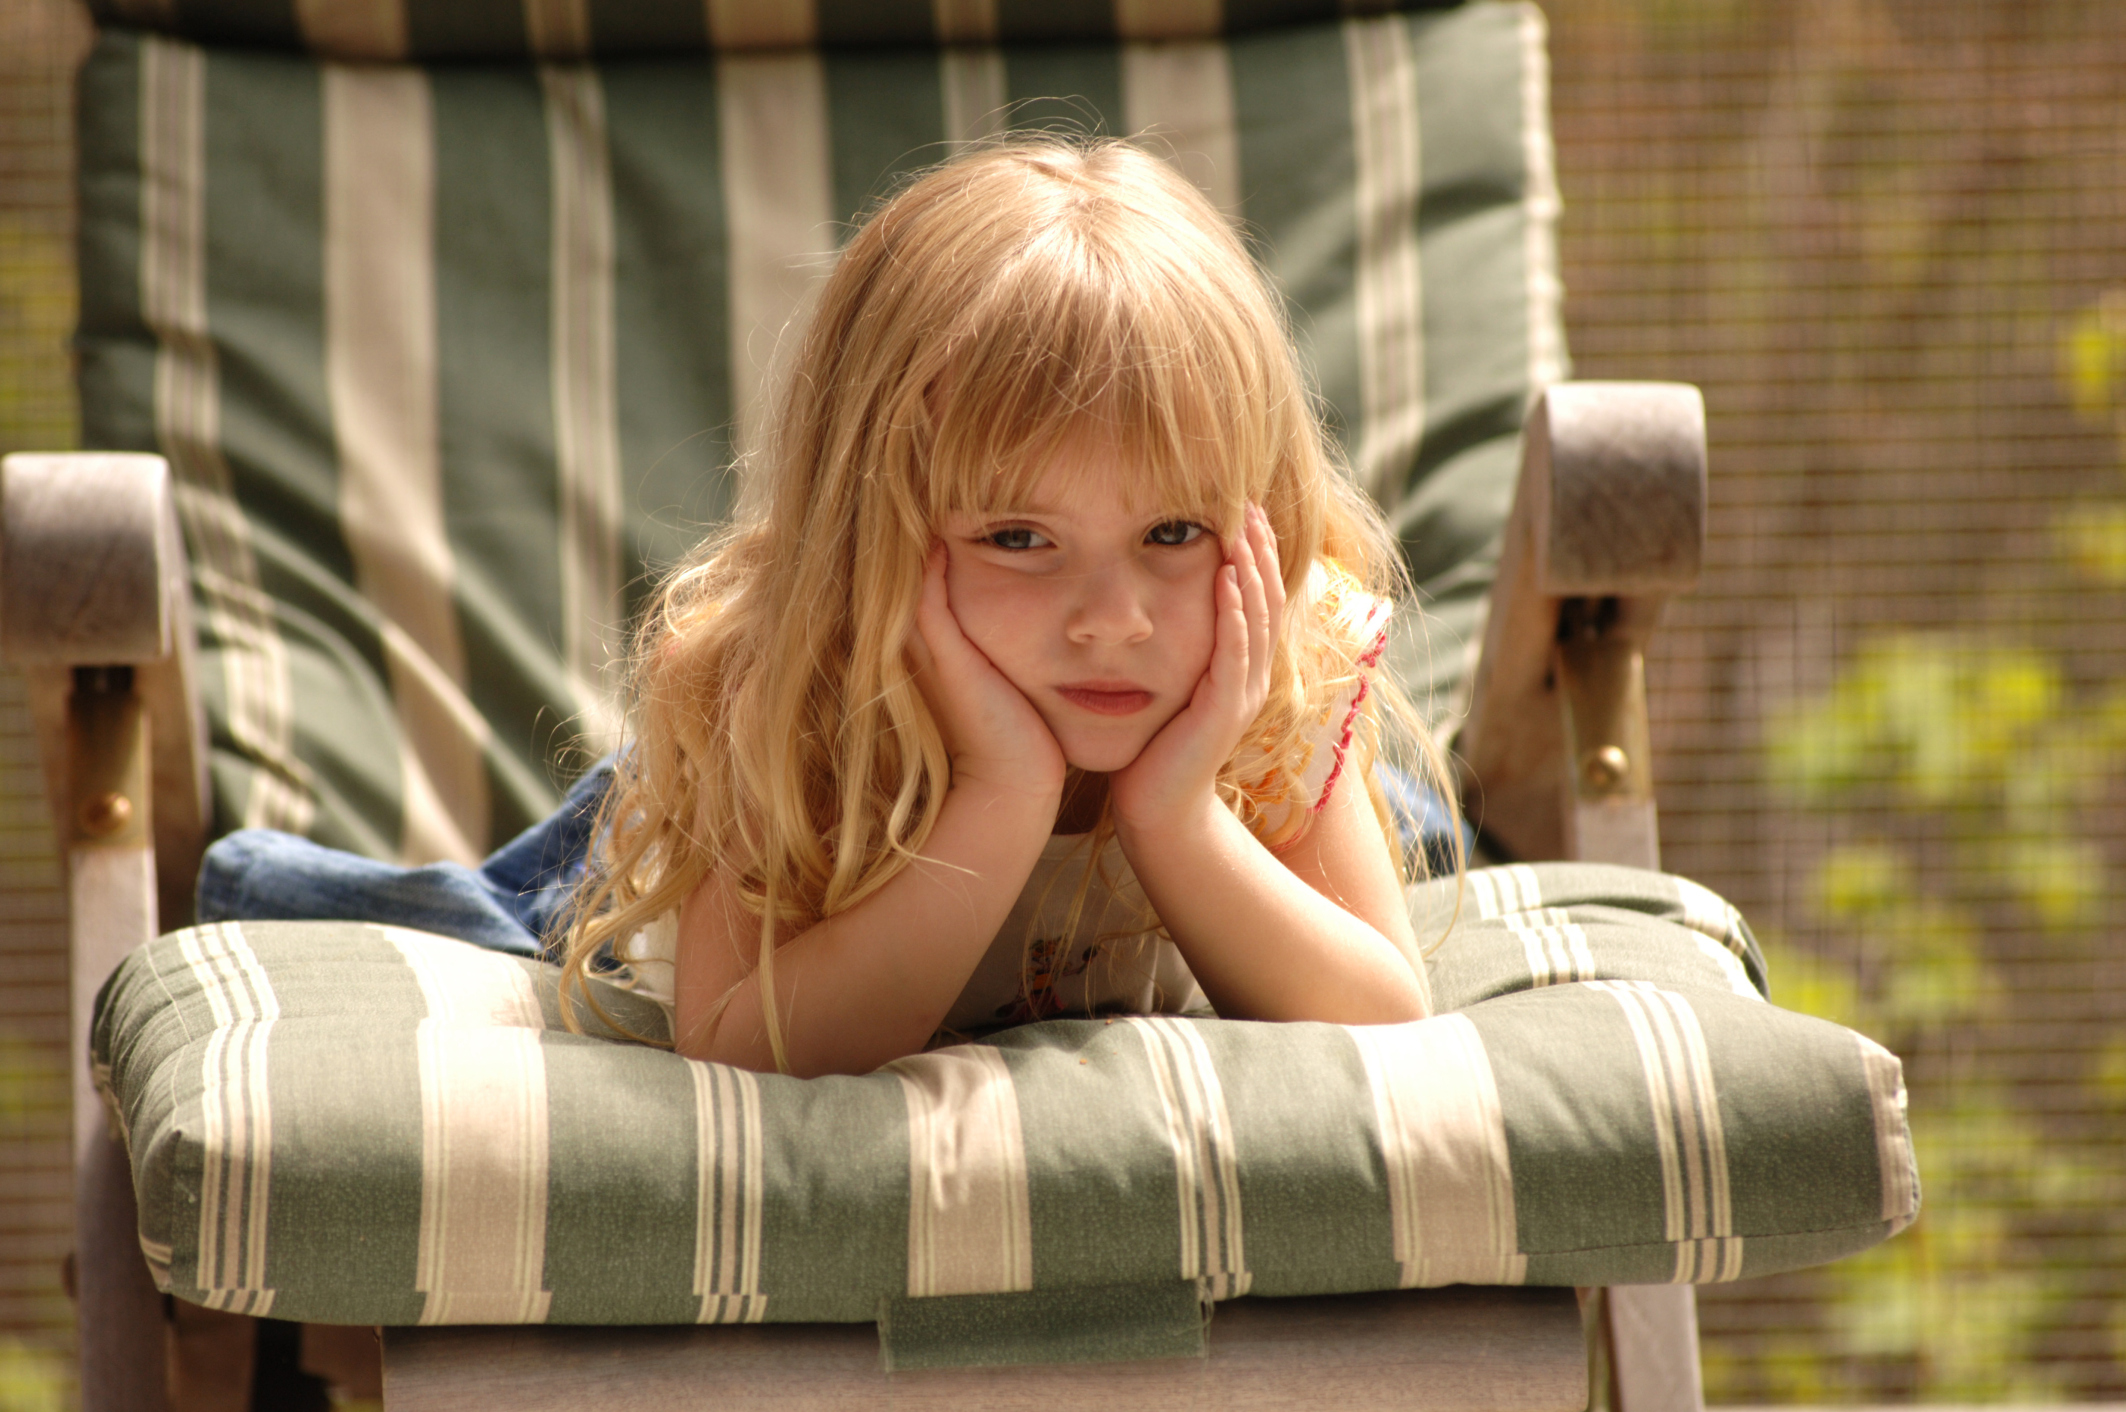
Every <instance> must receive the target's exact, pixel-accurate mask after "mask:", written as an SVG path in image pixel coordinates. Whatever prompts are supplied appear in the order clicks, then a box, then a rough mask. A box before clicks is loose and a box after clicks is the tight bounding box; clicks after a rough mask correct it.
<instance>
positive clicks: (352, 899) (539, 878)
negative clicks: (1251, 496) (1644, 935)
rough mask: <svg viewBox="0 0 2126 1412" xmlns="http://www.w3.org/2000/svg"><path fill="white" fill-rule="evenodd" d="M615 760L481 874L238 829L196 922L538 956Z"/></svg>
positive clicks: (1435, 818) (1449, 850)
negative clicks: (356, 934) (334, 925)
mask: <svg viewBox="0 0 2126 1412" xmlns="http://www.w3.org/2000/svg"><path fill="white" fill-rule="evenodd" d="M1379 768H1380V780H1381V785H1382V787H1383V788H1384V789H1385V790H1386V791H1387V795H1388V803H1389V806H1390V808H1391V809H1392V810H1393V812H1394V814H1395V823H1396V828H1397V830H1398V831H1399V832H1400V833H1401V834H1402V836H1403V843H1404V846H1405V847H1410V846H1412V845H1417V846H1421V847H1422V848H1423V849H1424V850H1425V857H1426V861H1427V862H1428V864H1429V865H1430V866H1431V868H1432V871H1433V872H1434V874H1435V875H1436V874H1438V873H1440V872H1442V871H1444V870H1445V869H1446V868H1447V867H1448V866H1450V864H1451V862H1452V859H1453V845H1452V842H1451V839H1452V832H1451V831H1452V830H1455V829H1459V830H1461V831H1462V834H1463V843H1464V847H1465V848H1466V847H1469V846H1471V840H1470V838H1469V835H1468V827H1469V826H1468V825H1467V824H1464V823H1463V822H1462V821H1461V820H1460V819H1458V818H1456V817H1455V816H1454V814H1453V812H1452V811H1451V810H1449V809H1448V808H1447V806H1446V803H1445V802H1444V801H1443V800H1441V798H1440V797H1439V796H1438V795H1437V794H1435V793H1433V792H1432V791H1431V790H1430V789H1428V788H1426V787H1425V786H1424V785H1423V784H1421V783H1419V782H1418V781H1417V779H1415V778H1414V777H1413V776H1410V775H1407V774H1404V773H1403V772H1402V771H1400V770H1397V769H1394V768H1392V767H1390V766H1387V765H1382V766H1380V767H1379ZM612 778H613V760H612V757H611V756H607V757H606V758H605V759H603V760H600V761H599V762H598V763H597V764H595V765H593V766H592V767H591V768H590V769H589V770H588V771H586V772H585V774H584V776H583V778H582V779H580V780H578V781H576V784H575V787H574V788H573V789H571V790H570V791H569V792H568V798H567V799H565V800H563V801H562V804H561V807H560V808H559V809H558V810H556V811H555V812H554V813H553V814H552V815H551V816H549V817H548V818H546V819H544V820H542V821H540V822H539V823H536V824H534V825H532V826H531V827H530V828H528V829H526V830H525V831H524V832H523V833H521V834H518V835H517V836H516V837H515V838H514V839H512V840H510V842H509V843H508V844H506V845H505V846H504V847H503V848H502V849H501V851H499V852H497V853H495V854H494V855H492V856H491V857H489V858H488V860H487V861H486V862H484V863H482V864H481V865H480V866H479V867H478V868H477V869H474V868H467V867H464V866H462V865H461V864H457V863H430V864H428V865H427V866H426V867H421V868H402V867H399V866H397V865H395V864H391V863H379V862H377V861H375V860H374V859H370V858H362V857H358V856H356V855H355V854H352V853H342V852H340V851H339V850H337V849H333V848H324V847H320V846H319V845H317V844H315V843H312V842H310V840H308V839H305V838H297V837H296V836H295V835H293V834H285V833H278V832H276V831H274V830H272V829H243V830H241V831H239V832H237V833H232V834H230V835H229V836H228V837H227V838H224V839H222V840H221V841H220V842H219V843H217V844H215V845H214V846H213V847H212V848H210V849H208V850H207V857H206V861H205V862H204V863H203V864H202V865H201V866H200V871H199V920H200V921H201V922H202V923H209V922H230V921H243V922H256V921H342V922H383V923H386V924H390V925H395V926H402V927H414V928H418V929H419V930H421V931H428V932H436V933H439V934H440V935H443V936H453V937H456V938H458V939H459V940H460V941H470V942H473V943H475V944H477V945H480V946H485V947H489V948H491V949H493V950H496V951H509V952H514V953H516V954H517V955H520V956H537V955H540V954H542V953H543V951H544V949H545V942H546V940H547V938H548V937H549V936H550V935H551V932H552V928H553V924H554V922H555V920H556V919H557V918H558V916H559V915H560V912H561V909H562V908H563V907H565V906H566V905H567V904H568V901H569V898H570V897H571V896H573V894H574V892H575V888H576V884H577V883H579V882H581V881H582V880H583V872H584V867H585V860H586V859H587V858H588V856H589V853H590V843H591V829H592V826H593V825H594V823H595V822H596V819H597V813H598V805H599V802H600V801H601V800H603V799H604V797H605V791H606V787H607V786H608V785H610V784H611V783H612Z"/></svg>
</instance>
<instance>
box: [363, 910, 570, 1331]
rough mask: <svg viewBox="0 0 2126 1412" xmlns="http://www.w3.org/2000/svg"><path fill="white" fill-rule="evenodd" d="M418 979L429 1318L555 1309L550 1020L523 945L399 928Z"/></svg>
mask: <svg viewBox="0 0 2126 1412" xmlns="http://www.w3.org/2000/svg"><path fill="white" fill-rule="evenodd" d="M387 934H388V935H389V936H390V938H391V941H392V943H393V944H394V945H395V946H397V947H398V948H399V951H400V954H401V955H402V956H403V957H404V958H405V961H406V965H407V967H408V968H409V969H410V970H411V971H412V972H413V974H414V977H415V979H416V980H417V982H418V983H419V986H420V993H421V997H422V1000H423V1002H424V1003H425V1005H426V1007H427V1015H426V1017H425V1018H424V1019H423V1020H421V1021H420V1023H419V1025H418V1026H417V1027H416V1029H415V1052H416V1054H417V1056H418V1060H419V1064H420V1075H421V1217H420V1242H419V1247H418V1248H419V1255H418V1263H417V1265H416V1268H415V1272H414V1288H415V1289H416V1290H418V1291H419V1292H420V1293H421V1294H422V1295H424V1296H425V1297H426V1302H425V1303H424V1305H423V1306H422V1309H421V1315H420V1322H422V1323H424V1324H528V1323H539V1322H541V1321H543V1320H544V1319H545V1317H546V1309H547V1306H548V1304H549V1303H550V1302H551V1301H552V1298H553V1296H552V1294H551V1293H550V1292H549V1291H548V1290H547V1289H546V1288H545V1284H544V1278H545V1257H546V1209H547V1175H548V1167H549V1162H550V1160H551V1154H550V1151H549V1146H548V1136H547V1098H546V1064H545V1056H544V1054H543V1052H542V1051H541V1049H540V1045H539V1033H540V1030H541V1028H542V1027H543V1025H544V1023H545V1022H544V1019H543V1017H542V1015H541V1012H540V1007H539V998H538V994H537V992H536V991H535V990H534V989H533V987H532V984H531V977H530V974H529V973H528V972H527V971H526V970H525V968H524V966H523V965H522V964H521V963H519V962H518V961H516V960H515V959H513V958H511V957H508V956H502V955H498V954H495V953H492V952H485V953H483V952H480V951H477V950H474V949H472V948H466V947H460V948H451V949H447V950H446V949H441V948H437V947H434V946H424V945H422V944H421V939H420V937H419V934H418V933H408V932H401V931H398V930H396V929H387Z"/></svg>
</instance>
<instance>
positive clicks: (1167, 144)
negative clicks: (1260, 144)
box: [1122, 40, 1241, 220]
mask: <svg viewBox="0 0 2126 1412" xmlns="http://www.w3.org/2000/svg"><path fill="white" fill-rule="evenodd" d="M1122 123H1123V130H1124V131H1126V132H1127V133H1129V134H1130V135H1131V136H1132V137H1133V138H1135V139H1136V140H1137V141H1139V142H1141V143H1143V144H1144V146H1145V147H1146V148H1147V150H1149V151H1153V152H1156V153H1158V154H1159V155H1160V156H1161V157H1164V158H1165V159H1166V160H1167V161H1169V162H1171V163H1172V164H1173V165H1174V167H1175V168H1176V169H1177V170H1178V171H1180V172H1181V174H1182V175H1184V176H1186V177H1187V178H1188V179H1189V180H1190V181H1192V182H1194V183H1195V184H1196V186H1197V187H1198V189H1200V190H1201V191H1202V192H1203V194H1204V195H1205V196H1207V197H1208V198H1210V202H1211V204H1212V205H1213V206H1216V207H1217V208H1218V209H1219V210H1221V211H1223V212H1225V213H1226V215H1227V216H1229V217H1231V218H1233V219H1235V220H1238V219H1239V218H1240V214H1241V200H1240V193H1241V171H1240V136H1239V131H1238V127H1237V120H1236V116H1235V113H1234V110H1233V70H1232V65H1231V63H1230V62H1229V60H1228V58H1227V52H1226V45H1225V43H1224V41H1222V40H1194V41H1180V42H1174V43H1166V44H1125V45H1123V46H1122Z"/></svg>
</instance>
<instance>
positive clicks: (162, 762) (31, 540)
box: [0, 455, 208, 1412]
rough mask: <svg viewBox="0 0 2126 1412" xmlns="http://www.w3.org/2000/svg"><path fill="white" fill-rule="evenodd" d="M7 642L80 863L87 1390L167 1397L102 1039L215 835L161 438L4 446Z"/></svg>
mask: <svg viewBox="0 0 2126 1412" xmlns="http://www.w3.org/2000/svg"><path fill="white" fill-rule="evenodd" d="M0 657H4V658H5V659H6V660H7V661H8V662H10V663H11V664H13V665H14V666H16V667H19V668H20V669H21V671H22V674H23V678H24V681H25V683H26V685H27V687H28V694H29V701H30V711H31V715H32V717H33V719H34V721H35V724H36V730H37V735H38V745H39V748H40V751H41V753H42V755H43V762H44V775H45V792H46V797H47V798H48V799H49V800H50V801H51V806H52V820H53V823H54V825H55V826H56V828H57V831H58V834H59V844H60V847H59V854H60V857H61V858H62V859H64V860H65V864H66V872H67V892H68V899H67V900H68V930H69V933H70V955H69V971H70V979H69V989H70V991H71V1001H72V1012H73V1025H72V1035H71V1044H70V1047H71V1049H72V1051H73V1053H72V1064H71V1067H72V1070H73V1102H74V1199H75V1250H74V1265H73V1272H74V1278H73V1286H74V1291H75V1295H76V1299H77V1301H78V1310H77V1323H78V1328H79V1335H80V1337H79V1343H80V1352H81V1405H82V1407H83V1409H84V1412H105V1410H106V1409H116V1408H128V1409H132V1408H139V1409H149V1412H152V1409H157V1408H162V1407H165V1406H167V1405H168V1401H167V1395H166V1389H165V1365H166V1361H167V1360H168V1357H169V1354H168V1350H167V1349H166V1344H165V1322H164V1317H163V1307H162V1298H161V1296H160V1295H159V1294H158V1293H157V1292H156V1290H155V1286H154V1284H153V1282H152V1281H151V1280H150V1278H149V1275H148V1271H147V1267H146V1265H145V1264H144V1263H143V1261H142V1259H141V1253H140V1245H139V1234H138V1231H137V1220H136V1215H135V1209H134V1202H133V1184H132V1172H131V1170H130V1168H129V1166H128V1164H127V1161H126V1154H125V1152H124V1151H123V1149H122V1148H121V1147H120V1146H119V1144H118V1142H117V1140H116V1139H115V1138H114V1137H113V1136H112V1135H111V1133H110V1132H109V1131H107V1130H106V1128H105V1124H104V1120H103V1107H102V1103H101V1101H100V1099H99V1098H98V1096H97V1094H96V1091H95V1088H94V1085H93V1084H92V1082H91V1076H90V1072H89V1063H88V1044H89V1025H90V1019H91V1014H92V1011H93V1007H94V1004H95V998H96V992H97V991H98V990H99V989H100V988H101V987H102V985H103V982H104V980H105V979H106V978H107V977H108V976H109V975H110V973H111V971H112V970H113V969H114V968H116V966H117V965H118V963H119V962H120V961H122V960H123V959H125V956H126V955H127V953H129V952H131V951H132V950H133V949H134V948H135V947H137V946H139V945H141V944H142V943H143V942H146V941H147V940H149V939H150V938H152V937H153V936H154V935H155V934H156V932H157V931H158V930H159V929H160V927H161V926H162V925H164V924H165V923H175V922H179V921H182V920H186V919H188V918H189V917H190V915H191V894H192V888H193V883H194V879H195V877H196V875H197V874H198V871H199V858H200V853H201V852H202V850H203V847H204V843H205V836H206V824H207V807H208V805H207V774H206V764H207V751H206V729H205V724H204V717H203V715H202V713H201V711H200V709H199V696H198V691H197V687H196V684H195V679H194V673H193V642H192V615H191V594H190V584H189V575H188V573H187V572H186V568H185V553H184V542H183V540H182V538H181V536H180V535H179V532H178V524H177V509H176V499H175V494H174V488H173V486H172V484H171V481H170V472H169V467H168V466H167V465H166V464H165V463H164V461H163V459H162V458H161V457H160V456H139V455H13V456H9V457H7V458H5V460H0ZM179 1361H182V1360H179Z"/></svg>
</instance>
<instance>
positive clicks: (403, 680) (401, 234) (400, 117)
mask: <svg viewBox="0 0 2126 1412" xmlns="http://www.w3.org/2000/svg"><path fill="white" fill-rule="evenodd" d="M322 85H323V109H324V131H325V157H324V193H325V210H324V223H325V224H324V269H325V291H324V292H325V379H326V387H327V390H328V392H329V394H330V397H331V402H332V426H333V432H334V435H335V437H336V439H337V442H338V452H339V472H340V475H339V486H340V507H339V508H340V516H339V518H340V528H341V533H342V534H344V535H345V537H346V541H347V548H348V552H349V553H350V555H351V556H352V557H353V560H354V569H355V582H356V586H357V587H358V588H359V589H360V590H361V592H362V596H363V597H364V598H366V599H368V600H369V602H370V603H371V604H373V605H374V606H375V608H376V610H377V615H378V624H377V626H378V630H379V633H380V635H381V638H382V643H383V649H384V657H385V662H386V664H387V666H388V668H389V671H390V674H391V698H392V701H393V703H394V704H395V705H396V707H397V710H398V726H399V732H400V735H401V740H402V745H401V749H400V751H399V790H400V810H401V819H400V831H399V839H400V842H399V850H400V857H401V859H402V861H405V862H408V863H413V864H422V863H430V862H434V861H437V860H439V859H447V860H450V861H452V862H456V863H463V864H466V865H472V864H475V863H477V862H478V861H479V859H480V857H481V856H482V855H483V854H484V853H485V852H486V851H487V842H488V835H489V833H490V832H491V830H490V827H489V800H488V787H487V769H486V762H485V748H486V744H487V735H488V728H487V724H486V722H485V720H484V719H483V718H482V717H481V715H480V713H479V712H478V711H477V710H475V709H474V707H473V705H472V703H471V702H470V701H469V700H468V699H467V696H466V687H467V683H468V681H469V677H470V672H469V668H468V666H467V663H466V656H465V644H464V639H463V636H462V633H461V631H460V628H459V622H458V612H457V604H456V602H455V601H454V598H453V595H452V592H451V585H452V584H453V583H454V582H455V581H456V577H457V570H456V565H455V562H454V558H455V556H454V552H453V550H452V548H451V544H450V534H449V529H448V526H447V524H446V520H445V513H444V503H443V501H444V496H443V451H442V441H441V436H442V433H441V412H440V409H439V407H438V401H437V386H436V374H437V360H438V357H439V354H438V349H437V343H436V259H435V109H434V104H433V101H432V98H431V94H430V91H429V82H428V77H427V75H426V74H424V73H422V72H421V71H419V70H417V69H385V68H371V67H353V66H348V65H339V64H334V65H329V66H327V67H326V68H325V70H324V72H323V75H322Z"/></svg>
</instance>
